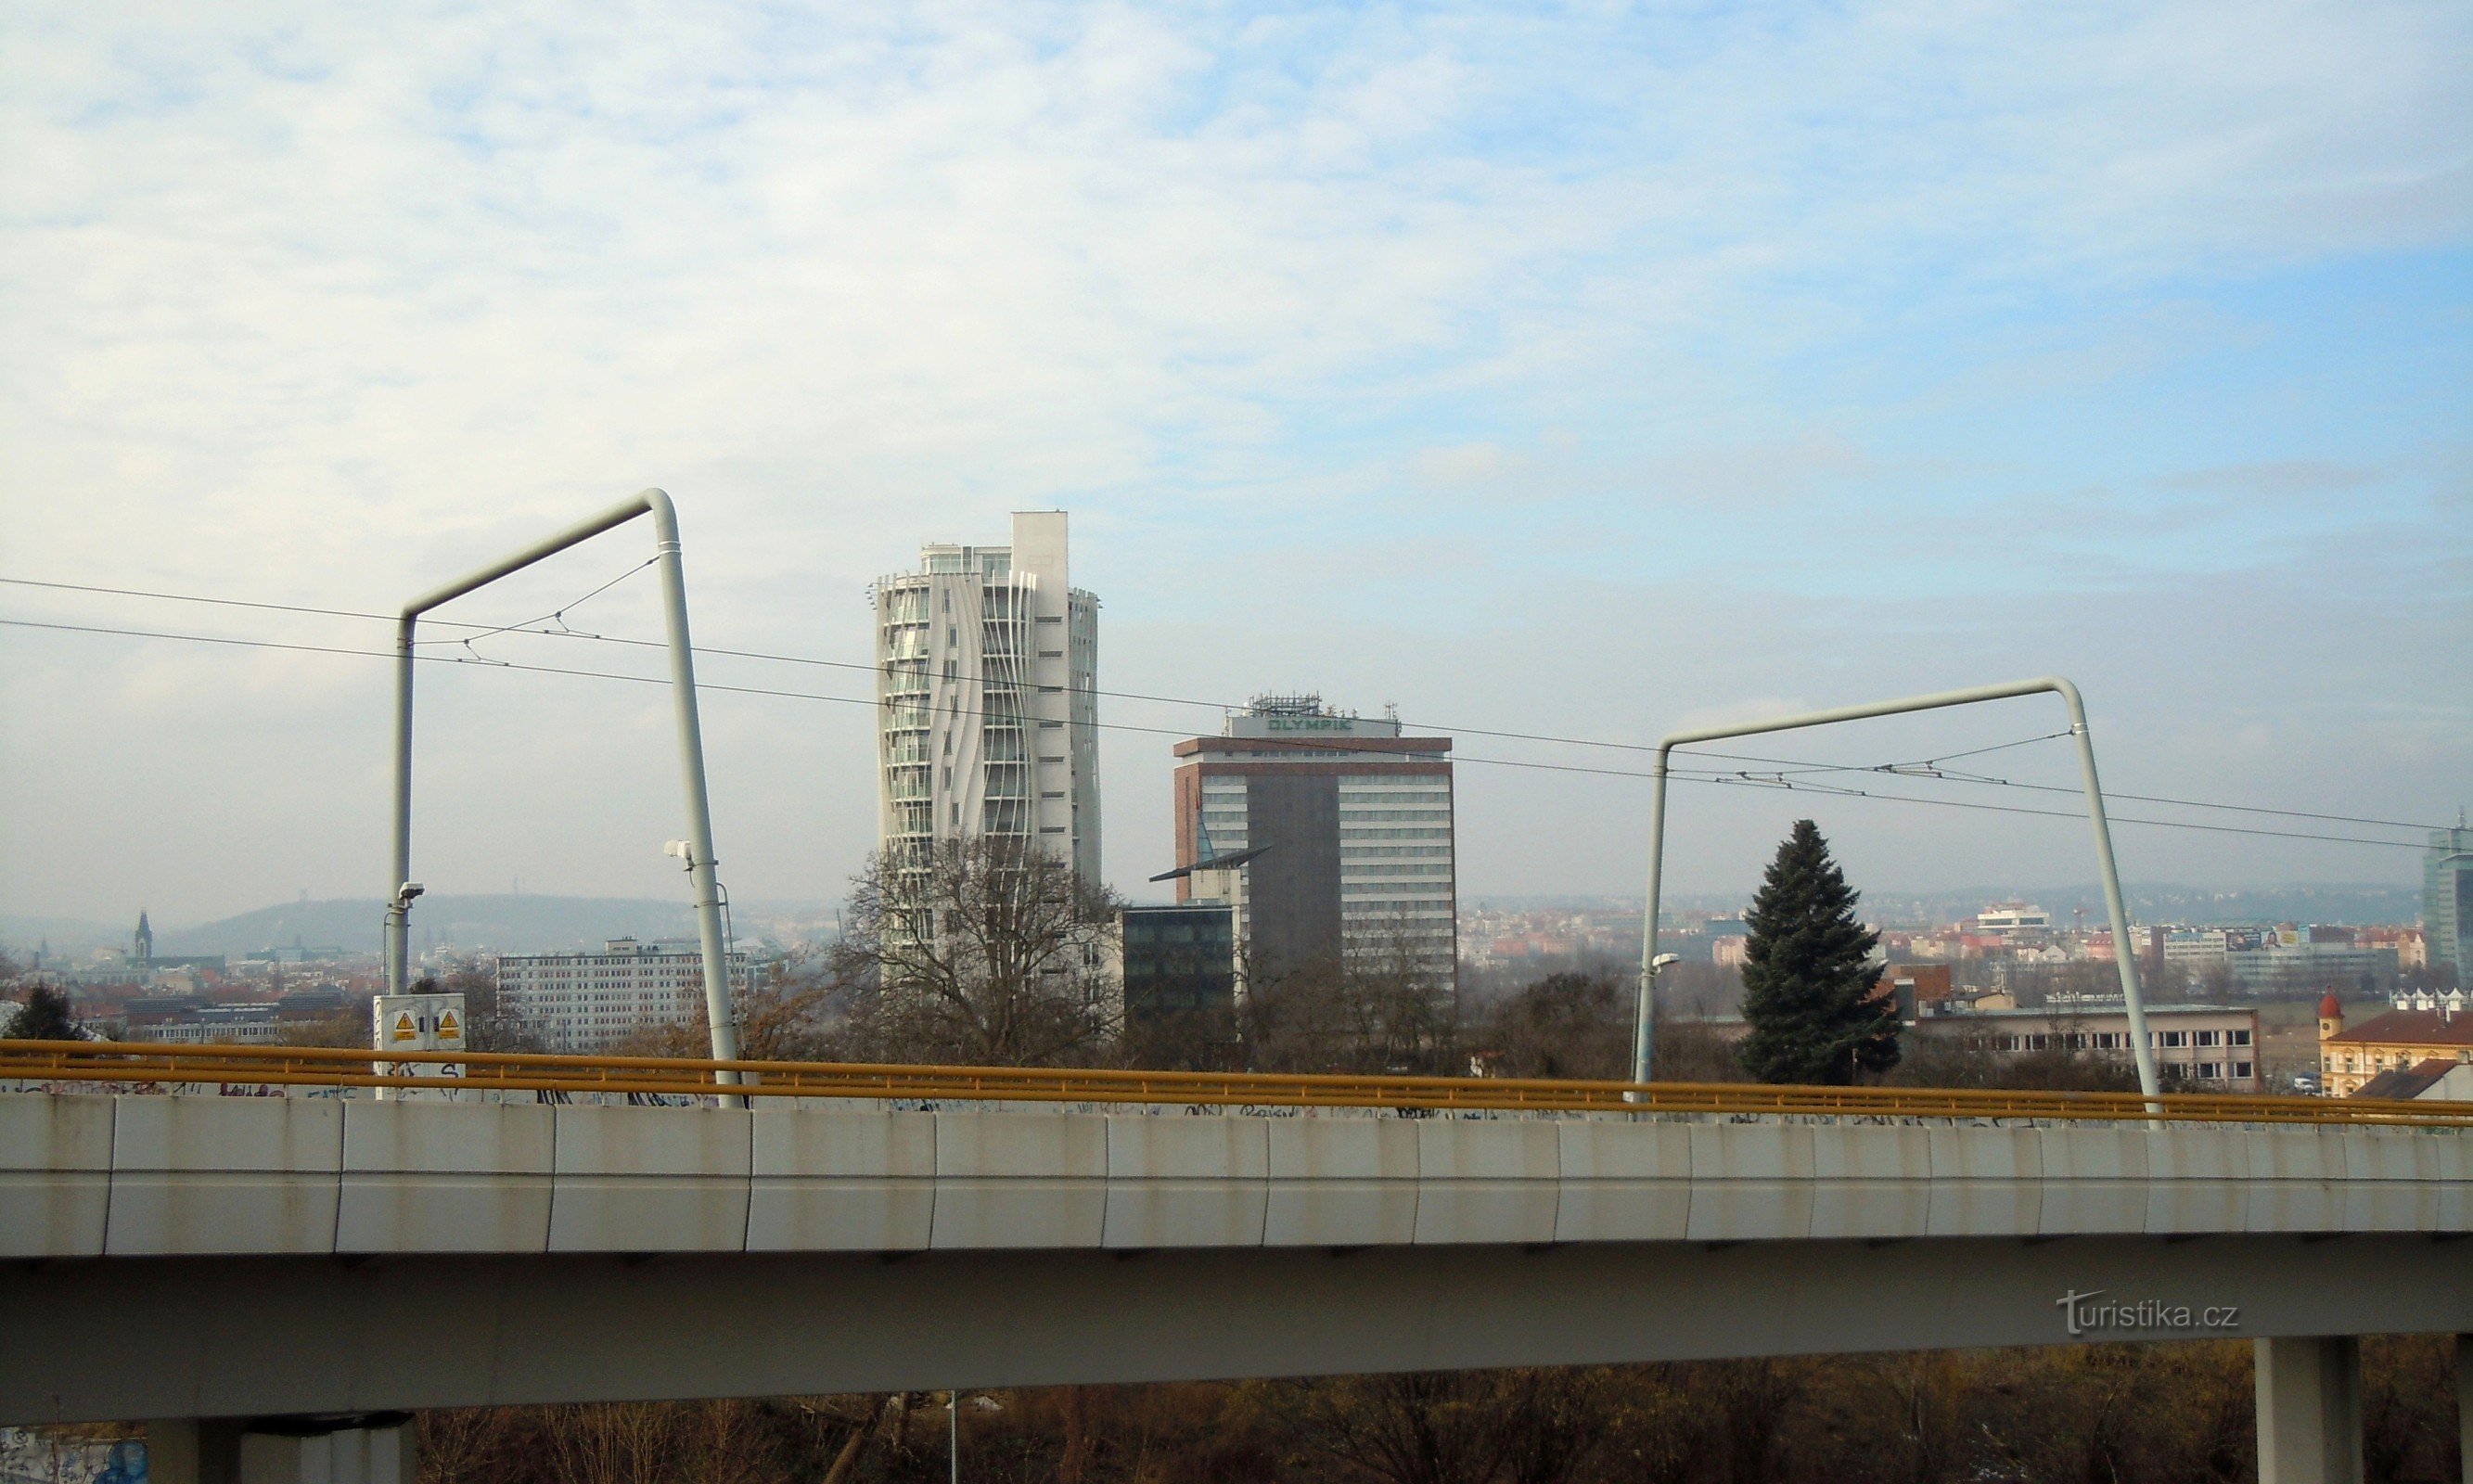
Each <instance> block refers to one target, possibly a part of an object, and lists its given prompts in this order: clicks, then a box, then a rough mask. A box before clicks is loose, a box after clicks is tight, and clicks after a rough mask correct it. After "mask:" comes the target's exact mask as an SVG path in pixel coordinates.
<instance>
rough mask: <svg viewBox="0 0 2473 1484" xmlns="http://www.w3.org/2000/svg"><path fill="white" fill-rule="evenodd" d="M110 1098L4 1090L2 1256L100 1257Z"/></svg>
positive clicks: (0, 1117) (0, 1127)
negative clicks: (7, 1091)
mask: <svg viewBox="0 0 2473 1484" xmlns="http://www.w3.org/2000/svg"><path fill="white" fill-rule="evenodd" d="M111 1101H112V1100H111V1099H110V1098H108V1097H96V1096H84V1095H76V1094H69V1095H56V1094H53V1093H48V1092H12V1093H7V1094H0V1257H102V1256H103V1229H104V1217H105V1215H106V1213H107V1212H108V1209H109V1208H110V1202H111Z"/></svg>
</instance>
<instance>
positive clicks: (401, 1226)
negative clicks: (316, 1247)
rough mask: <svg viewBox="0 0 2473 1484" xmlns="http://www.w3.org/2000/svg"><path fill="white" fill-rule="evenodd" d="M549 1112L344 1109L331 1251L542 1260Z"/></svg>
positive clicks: (464, 1107) (460, 1107)
mask: <svg viewBox="0 0 2473 1484" xmlns="http://www.w3.org/2000/svg"><path fill="white" fill-rule="evenodd" d="M557 1144H558V1134H557V1126H556V1120H555V1110H553V1109H551V1108H548V1107H546V1106H543V1105H540V1104H526V1103H433V1102H426V1101H423V1102H386V1103H381V1102H378V1101H377V1100H375V1099H374V1098H355V1099H353V1100H352V1101H350V1102H348V1103H347V1104H345V1105H344V1180H343V1204H342V1207H341V1209H339V1210H338V1212H337V1214H336V1218H335V1250H336V1251H337V1252H543V1251H546V1250H547V1249H548V1247H549V1207H550V1180H551V1175H552V1171H553V1168H554V1164H555V1159H556V1154H557Z"/></svg>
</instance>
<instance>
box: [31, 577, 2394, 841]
mask: <svg viewBox="0 0 2473 1484" xmlns="http://www.w3.org/2000/svg"><path fill="white" fill-rule="evenodd" d="M654 560H658V559H648V560H647V561H646V562H643V563H641V564H639V565H637V566H635V567H631V568H629V569H628V570H627V571H625V572H622V573H620V574H619V575H618V576H617V577H615V578H612V579H611V580H610V581H609V582H607V583H604V584H602V585H601V586H598V587H595V588H594V589H592V590H591V591H590V592H588V593H586V594H585V595H584V597H582V598H578V599H576V600H574V601H573V602H570V603H567V604H565V605H564V606H562V607H561V608H560V609H558V610H553V611H552V612H551V613H548V614H544V615H542V616H540V617H539V618H532V619H525V620H522V621H520V622H517V623H511V624H496V625H489V624H475V623H467V622H459V621H457V620H454V619H442V618H438V617H435V616H432V615H423V617H422V620H421V621H422V622H424V623H428V624H432V625H436V626H441V627H449V628H461V629H471V630H476V631H479V632H477V633H474V634H470V635H468V636H467V637H466V638H463V639H455V640H438V641H419V642H439V643H452V644H456V645H460V646H462V647H465V648H467V649H469V647H470V645H471V644H472V643H474V642H477V641H478V640H481V639H485V638H491V637H494V636H496V635H500V634H532V635H536V636H539V637H543V638H572V639H585V640H590V641H592V642H596V643H603V644H613V645H618V646H621V647H625V648H635V649H665V648H667V647H668V646H667V645H666V644H665V643H664V642H662V641H660V640H657V639H637V638H629V637H625V636H623V635H616V634H592V633H588V632H586V631H582V630H576V629H571V628H567V627H565V625H564V617H563V615H564V613H565V612H567V611H568V610H572V609H574V608H576V607H579V606H581V605H582V604H583V603H585V602H587V601H588V600H589V599H591V598H593V597H597V596H599V595H600V594H601V593H603V592H606V591H608V590H609V589H610V588H611V587H613V586H617V584H618V583H620V582H622V581H624V580H625V579H626V578H628V577H632V576H634V575H635V574H636V572H638V571H641V570H642V569H643V567H644V566H648V565H651V564H652V562H653V561H654ZM0 585H7V586H21V587H37V588H49V589H52V590H56V591H64V592H83V593H94V594H103V595H108V596H113V597H132V598H147V599H155V600H159V601H164V602H175V603H198V604H207V605H212V606H217V607H227V608H245V609H257V610H266V611H272V612H288V613H302V614H309V615H313V616H319V617H328V618H356V619H371V620H378V621H383V622H390V623H392V622H395V621H396V618H397V617H398V615H396V614H392V613H373V612H367V611H362V610H352V609H332V608H318V607H312V606H308V605H301V604H289V603H268V602H263V601H258V600H252V599H244V598H221V597H213V596H208V595H204V594H199V593H181V592H164V591H158V590H151V589H146V588H135V587H112V586H97V585H90V584H81V583H61V582H50V581H43V580H38V579H35V578H24V577H0ZM551 619H558V620H559V621H560V624H561V627H560V628H557V629H536V628H531V627H529V625H532V624H537V623H543V622H547V621H549V620H551ZM113 632H117V631H113ZM334 652H335V653H354V654H372V653H376V652H375V651H334ZM694 652H695V653H696V654H698V655H711V656H718V657H724V658H738V659H753V660H759V661H765V662H771V663H778V664H795V665H806V666H811V667H817V668H824V669H836V670H851V671H864V672H866V673H868V674H869V675H871V676H873V675H875V674H876V672H877V670H878V668H879V666H878V665H877V664H876V663H873V662H861V661H858V660H851V659H827V658H821V657H818V656H812V655H783V654H777V653H772V652H768V651H763V650H747V649H733V648H730V647H727V646H721V645H709V644H698V645H696V646H694ZM471 653H472V656H473V659H474V661H475V662H479V663H483V664H492V665H500V666H502V667H505V668H518V669H520V668H525V667H524V666H521V665H516V664H513V663H512V662H506V661H496V660H492V659H489V658H486V657H484V656H481V655H480V654H479V652H478V651H471ZM423 658H429V657H423ZM535 668H546V667H535ZM553 673H555V671H554V670H553ZM573 673H577V674H596V673H601V672H593V671H577V672H573ZM954 679H957V680H961V681H964V682H972V681H974V680H976V681H984V679H985V678H984V677H954ZM1008 683H1009V682H1008ZM700 688H729V687H704V686H700ZM735 688H738V689H745V690H750V693H754V694H777V693H778V694H806V693H805V692H795V693H794V692H770V691H764V690H762V689H760V688H750V687H735ZM1087 693H1088V694H1090V695H1092V696H1104V697H1107V698H1109V699H1112V700H1121V701H1140V702H1145V703H1151V704H1156V705H1163V706H1194V707H1199V708H1208V709H1215V710H1219V711H1222V712H1230V711H1236V710H1238V709H1240V707H1239V706H1236V705H1235V704H1233V703H1229V702H1223V701H1211V700H1204V699H1200V698H1196V697H1190V696H1167V695H1159V694H1155V693H1150V692H1143V691H1129V690H1106V689H1100V688H1097V687H1091V688H1089V690H1088V691H1087ZM816 699H828V700H834V701H847V700H849V699H850V698H848V697H819V698H816ZM864 704H869V705H873V704H874V703H873V702H868V703H864ZM1101 725H1104V726H1110V727H1117V728H1122V727H1124V726H1125V725H1126V724H1124V723H1103V724H1101ZM1401 725H1402V726H1403V727H1404V728H1406V727H1412V726H1413V727H1420V728H1428V729H1430V730H1435V731H1448V732H1453V733H1456V734H1459V735H1463V736H1479V737H1491V738H1495V739H1497V740H1501V741H1522V742H1538V743H1544V744H1548V745H1551V746H1561V747H1587V748H1598V749H1608V750H1614V751H1621V752H1631V753H1654V752H1657V751H1658V748H1657V747H1656V745H1655V744H1651V743H1641V742H1621V741H1614V740H1610V739H1606V738H1595V737H1569V736H1559V735H1554V734H1551V733H1545V732H1530V731H1509V730H1500V729H1490V728H1483V727H1463V726H1454V725H1451V724H1446V723H1428V722H1408V721H1403V722H1402V723H1401ZM1138 730H1145V731H1152V732H1162V733H1168V734H1173V735H1179V736H1184V735H1189V734H1190V732H1189V731H1188V730H1184V729H1175V728H1142V729H1138ZM2068 735H2070V733H2069V732H2068V731H2067V730H2062V731H2054V732H2045V733H2039V734H2038V735H2035V736H2031V737H2021V738H2017V739H2015V740H2012V741H2008V742H2000V743H1994V744H1991V745H1989V746H1985V747H1980V748H1971V749H1968V750H1965V751H1962V752H1956V753H1942V754H1934V755H1933V756H1931V757H1926V758H1920V759H1916V760H1914V761H1912V762H1906V763H1873V764H1862V763H1818V762H1813V761H1810V760H1808V759H1799V758H1788V757H1770V756H1765V755H1762V754H1747V753H1727V752H1717V751H1714V750H1709V749H1705V748H1675V749H1673V750H1672V751H1671V754H1670V755H1672V756H1677V757H1694V758H1704V759H1715V760H1719V761H1726V762H1747V763H1760V764H1764V765H1766V766H1767V767H1768V768H1770V769H1776V770H1784V771H1791V772H1792V773H1794V774H1796V775H1798V776H1800V775H1803V774H1827V773H1844V774H1859V773H1881V774H1893V775H1898V776H1903V777H1909V778H1936V779H1938V780H1941V781H1948V782H1955V783H1959V784H1963V785H1974V786H1981V787H2001V788H2015V789H2019V790H2022V791H2026V792H2032V793H2052V794H2077V793H2078V792H2080V790H2079V789H2077V788H2076V787H2071V786H2067V785H2062V784H2051V783H2032V782H2026V781H2021V780H2017V779H2010V778H1992V777H1990V776H1988V775H1973V776H1967V775H1964V774H1957V775H1953V774H1947V773H1943V772H1940V771H1939V769H1938V765H1939V764H1941V763H1944V762H1949V761H1953V760H1956V759H1957V758H1961V757H1973V756H1980V755H1982V754H1987V753H1996V752H2002V751H2005V750H2007V749H2010V748H2017V747H2024V746H2028V745H2030V744H2032V743H2036V742H2044V741H2051V740H2053V739H2055V738H2059V737H2066V736H2068ZM1463 760H1468V761H1475V760H1477V759H1474V758H1464V759H1463ZM1493 761H1496V762H1504V761H1509V760H1508V759H1493ZM1530 766H1534V767H1539V768H1545V767H1549V766H1561V767H1562V768H1563V771H1578V770H1574V769H1573V768H1571V767H1570V766H1568V765H1549V764H1544V763H1534V764H1530ZM1916 770H1932V771H1916ZM1683 771H1684V770H1678V769H1673V768H1672V767H1671V766H1670V765H1669V774H1670V775H1671V776H1675V777H1681V776H1683ZM1616 772H1617V776H1629V775H1623V774H1621V772H1620V770H1616ZM1730 772H1732V773H1733V774H1736V775H1739V776H1740V778H1741V780H1742V781H1746V782H1759V783H1762V784H1763V785H1764V786H1784V780H1783V777H1782V774H1781V775H1772V776H1770V777H1768V778H1755V777H1754V776H1752V775H1750V774H1748V773H1745V772H1743V771H1742V770H1730ZM1639 776H1641V777H1648V776H1650V775H1639ZM2105 797H2106V798H2107V799H2118V800H2124V801H2127V802H2137V803H2152V804H2160V805H2164V806H2167V807H2172V808H2184V809H2213V810H2219V811H2222V812H2226V813H2239V814H2256V815H2262V816H2268V817H2273V818H2279V819H2296V820H2311V821H2316V822H2317V823H2320V824H2331V825H2362V826H2370V827H2373V828H2385V829H2410V830H2414V831H2427V830H2432V829H2437V828H2439V827H2441V826H2435V825H2431V824H2428V823H2426V822H2416V821H2411V820H2389V819H2377V818H2372V817H2368V816H2363V815H2350V814H2335V813H2328V812H2323V811H2317V810H2309V809H2287V808H2277V807H2272V806H2269V805H2262V804H2243V803H2226V802H2220V801H2210V800H2200V799H2180V798H2174V797H2172V796H2169V795H2160V794H2132V793H2123V792H2120V791H2117V790H2110V789H2107V790H2106V791H2105ZM2192 827H2197V826H2192ZM2218 827H2221V826H2218ZM2269 833H2271V832H2269ZM2329 838H2336V837H2329ZM2383 843H2387V842H2383ZM2415 848H2416V849H2418V847H2417V846H2416V847H2415Z"/></svg>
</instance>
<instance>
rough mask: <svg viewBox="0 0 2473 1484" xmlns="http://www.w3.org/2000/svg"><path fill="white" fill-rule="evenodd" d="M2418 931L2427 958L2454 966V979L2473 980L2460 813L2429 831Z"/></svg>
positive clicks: (2470, 858)
mask: <svg viewBox="0 0 2473 1484" xmlns="http://www.w3.org/2000/svg"><path fill="white" fill-rule="evenodd" d="M2421 931H2422V945H2423V952H2425V953H2426V954H2427V955H2428V956H2429V961H2430V962H2431V963H2433V964H2445V965H2446V966H2447V967H2448V968H2450V969H2455V970H2456V982H2457V983H2458V984H2460V985H2467V984H2473V829H2469V828H2467V827H2465V826H2464V824H2463V815H2461V813H2460V814H2459V815H2458V816H2457V826H2456V827H2455V828H2454V829H2434V830H2432V831H2431V832H2430V853H2429V854H2427V855H2426V856H2424V857H2423V858H2422V867H2421Z"/></svg>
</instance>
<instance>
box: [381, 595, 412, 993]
mask: <svg viewBox="0 0 2473 1484" xmlns="http://www.w3.org/2000/svg"><path fill="white" fill-rule="evenodd" d="M418 622H419V615H418V614H416V613H414V612H413V611H412V610H409V609H407V610H404V614H403V616H402V617H401V618H398V619H396V626H395V853H394V854H393V855H391V856H390V857H388V859H389V860H390V861H391V862H392V867H391V869H390V870H389V871H388V872H387V889H386V901H387V914H386V981H387V993H389V994H400V993H403V992H404V961H405V957H406V947H405V943H406V939H407V938H408V936H409V930H410V927H411V923H410V922H408V921H407V919H406V914H407V913H409V911H410V910H411V903H409V902H407V901H405V900H404V898H403V884H404V882H405V881H406V880H408V879H410V878H411V876H412V631H413V628H414V626H415V624H417V623H418Z"/></svg>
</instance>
